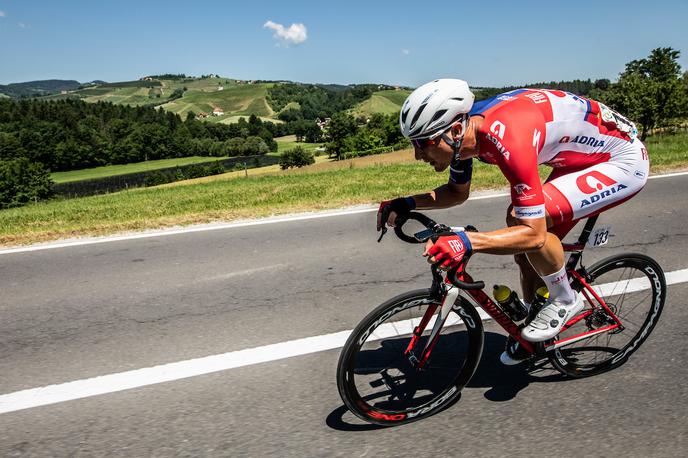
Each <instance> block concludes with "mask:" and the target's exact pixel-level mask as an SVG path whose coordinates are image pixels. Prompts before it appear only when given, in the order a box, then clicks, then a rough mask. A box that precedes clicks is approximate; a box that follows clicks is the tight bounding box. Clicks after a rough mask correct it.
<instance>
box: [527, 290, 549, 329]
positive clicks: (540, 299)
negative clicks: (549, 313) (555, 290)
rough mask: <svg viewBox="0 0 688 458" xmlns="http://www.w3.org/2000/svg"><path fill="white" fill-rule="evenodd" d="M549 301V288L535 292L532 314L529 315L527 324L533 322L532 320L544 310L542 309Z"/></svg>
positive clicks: (531, 308)
mask: <svg viewBox="0 0 688 458" xmlns="http://www.w3.org/2000/svg"><path fill="white" fill-rule="evenodd" d="M547 299H549V291H548V290H547V287H546V286H541V287H539V288H538V289H537V291H535V297H534V298H533V304H532V305H531V307H530V313H529V314H528V320H527V322H530V321H532V319H533V318H535V315H537V314H538V313H539V312H540V310H542V307H544V306H545V304H546V303H547Z"/></svg>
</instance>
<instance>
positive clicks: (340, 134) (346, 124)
mask: <svg viewBox="0 0 688 458" xmlns="http://www.w3.org/2000/svg"><path fill="white" fill-rule="evenodd" d="M357 129H358V126H357V125H356V121H355V120H354V118H353V117H352V116H350V115H348V114H346V113H337V114H335V115H334V116H332V119H331V120H330V124H329V125H328V128H327V133H326V139H327V141H328V143H327V146H326V148H327V151H328V153H329V154H330V155H333V156H336V157H337V160H339V159H340V158H341V156H342V152H344V148H345V141H346V139H347V138H348V137H351V136H352V135H354V134H356V130H357Z"/></svg>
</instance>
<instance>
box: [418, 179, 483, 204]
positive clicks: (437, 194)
mask: <svg viewBox="0 0 688 458" xmlns="http://www.w3.org/2000/svg"><path fill="white" fill-rule="evenodd" d="M470 189H471V182H470V181H469V182H467V183H463V184H457V183H452V182H449V183H447V184H443V185H442V186H440V187H438V188H435V189H433V190H432V191H430V192H427V193H425V194H416V195H414V196H411V197H413V200H415V201H416V208H417V209H418V210H429V209H433V208H448V207H453V206H454V205H460V204H462V203H464V202H465V201H466V199H468V195H469V194H470Z"/></svg>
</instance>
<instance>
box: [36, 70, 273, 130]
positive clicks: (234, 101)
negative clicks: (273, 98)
mask: <svg viewBox="0 0 688 458" xmlns="http://www.w3.org/2000/svg"><path fill="white" fill-rule="evenodd" d="M274 84H275V83H266V82H256V83H252V82H244V81H240V80H233V79H230V78H218V77H213V78H191V77H189V78H179V79H155V80H152V81H140V80H139V81H126V82H120V83H103V84H98V85H95V86H92V87H88V88H82V89H77V90H73V91H71V92H70V93H69V94H56V95H51V96H47V97H43V99H45V100H60V99H64V98H79V99H81V100H83V101H85V102H91V103H95V102H101V101H103V102H111V103H114V104H118V105H132V106H161V107H162V108H164V109H165V110H167V111H171V112H173V113H177V114H179V115H180V116H182V117H185V116H186V115H187V113H189V112H191V111H193V112H194V113H195V114H196V115H199V114H201V113H206V114H207V115H209V116H208V118H206V120H207V121H210V122H220V123H224V124H226V123H231V122H236V121H237V120H238V118H239V117H242V116H243V117H248V116H250V115H252V114H255V115H256V116H258V117H260V118H263V119H269V120H272V121H274V120H275V119H273V116H275V115H276V113H275V112H274V111H273V110H272V109H271V108H270V106H269V105H268V103H267V100H266V95H267V91H268V89H269V88H270V87H272V86H273V85H274ZM216 108H219V109H221V110H222V111H223V113H224V114H223V115H220V116H213V110H215V109H216Z"/></svg>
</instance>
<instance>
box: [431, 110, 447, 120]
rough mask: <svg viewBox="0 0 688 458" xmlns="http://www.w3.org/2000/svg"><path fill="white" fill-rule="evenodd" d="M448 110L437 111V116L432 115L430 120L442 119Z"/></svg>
mask: <svg viewBox="0 0 688 458" xmlns="http://www.w3.org/2000/svg"><path fill="white" fill-rule="evenodd" d="M446 112H447V110H439V111H438V112H436V113H435V116H433V117H432V119H431V120H430V122H435V121H437V120H438V119H440V118H441V117H442V116H444V114H445V113H446Z"/></svg>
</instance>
